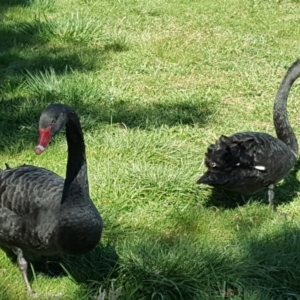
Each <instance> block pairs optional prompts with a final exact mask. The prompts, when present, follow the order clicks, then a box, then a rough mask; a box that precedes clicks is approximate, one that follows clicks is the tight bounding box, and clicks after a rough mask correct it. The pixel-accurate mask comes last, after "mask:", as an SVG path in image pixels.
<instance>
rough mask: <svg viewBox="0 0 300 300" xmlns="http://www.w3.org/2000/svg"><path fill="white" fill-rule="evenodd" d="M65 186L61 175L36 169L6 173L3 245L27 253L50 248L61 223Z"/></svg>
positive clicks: (0, 190)
mask: <svg viewBox="0 0 300 300" xmlns="http://www.w3.org/2000/svg"><path fill="white" fill-rule="evenodd" d="M63 183H64V179H63V178H61V177H60V176H58V175H57V174H55V173H53V172H51V171H48V170H46V169H43V168H38V167H34V166H21V167H17V168H12V169H7V170H5V171H2V172H1V174H0V243H1V244H4V245H10V246H11V245H14V246H18V247H21V248H22V249H24V250H26V249H27V248H28V249H31V250H34V249H36V250H38V251H43V249H45V250H46V249H47V248H49V244H50V241H51V237H52V236H53V233H54V232H55V227H56V226H57V223H58V219H57V214H58V212H59V206H60V200H61V195H62V188H63ZM53 246H54V244H53ZM49 250H51V249H47V251H49Z"/></svg>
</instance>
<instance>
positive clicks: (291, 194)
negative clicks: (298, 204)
mask: <svg viewBox="0 0 300 300" xmlns="http://www.w3.org/2000/svg"><path fill="white" fill-rule="evenodd" d="M299 169H300V159H299V160H298V161H297V163H296V165H295V166H294V168H293V169H292V170H291V171H290V172H289V174H288V175H287V176H286V177H285V178H284V179H283V182H282V183H281V184H277V185H276V187H275V196H274V203H275V206H277V205H280V204H284V203H289V202H291V201H293V200H294V198H295V197H296V196H297V192H298V191H299V190H300V181H299V180H298V178H297V172H298V170H299ZM211 190H212V192H211V195H210V197H209V200H208V201H207V202H206V203H205V204H204V205H205V206H206V207H220V208H225V209H234V208H236V207H238V206H243V205H245V204H247V203H249V202H252V201H258V202H263V203H266V204H268V195H267V189H266V190H263V191H261V192H259V193H256V194H254V195H240V194H237V193H234V192H230V191H224V190H217V189H213V188H212V189H211Z"/></svg>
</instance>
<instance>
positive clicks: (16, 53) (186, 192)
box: [0, 0, 300, 300]
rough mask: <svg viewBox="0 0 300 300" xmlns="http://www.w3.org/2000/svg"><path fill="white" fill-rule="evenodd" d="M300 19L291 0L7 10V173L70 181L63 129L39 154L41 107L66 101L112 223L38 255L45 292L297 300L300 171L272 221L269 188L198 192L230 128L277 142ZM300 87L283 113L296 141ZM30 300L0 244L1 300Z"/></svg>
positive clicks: (12, 0) (32, 0) (3, 159)
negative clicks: (32, 169) (278, 111)
mask: <svg viewBox="0 0 300 300" xmlns="http://www.w3.org/2000/svg"><path fill="white" fill-rule="evenodd" d="M299 22H300V1H297V0H281V1H280V0H279V1H270V0H251V1H242V0H227V1H225V0H216V1H211V0H198V1H195V0H167V1H162V0H153V1H146V0H140V1H138V0H119V1H109V0H102V1H97V0H72V1H71V0H27V1H26V0H6V1H4V0H3V1H1V3H0V152H1V156H0V167H1V168H2V167H3V168H4V164H5V163H9V165H10V166H17V165H21V164H24V163H26V164H33V165H36V166H41V167H45V168H47V169H50V170H52V171H54V172H56V173H58V174H59V175H61V176H65V169H66V159H67V153H66V141H65V136H64V134H63V133H62V134H60V135H58V136H57V137H56V138H55V139H54V140H53V141H52V143H51V145H49V147H48V149H47V151H45V153H44V154H42V155H41V156H36V155H35V154H34V151H33V149H34V147H35V145H36V142H37V128H38V118H39V115H40V113H41V111H42V110H43V109H44V108H45V107H46V106H47V105H48V104H50V103H56V102H60V103H65V104H68V105H71V106H72V107H73V108H74V109H75V110H76V111H77V113H78V115H79V116H80V119H81V123H82V127H83V130H84V137H85V143H86V148H87V161H88V173H89V184H90V193H91V197H92V199H93V201H94V203H95V205H96V206H97V208H98V209H99V211H100V212H101V215H102V217H103V220H104V231H103V237H102V239H101V243H100V245H99V246H98V247H97V248H96V249H95V250H94V251H92V252H91V253H89V254H87V255H86V256H82V257H71V256H64V257H46V258H42V259H37V258H32V259H29V261H30V263H31V270H30V278H31V284H32V287H33V289H34V290H36V291H37V292H38V293H39V296H38V297H37V298H36V299H58V298H57V295H56V294H58V293H61V295H60V297H59V299H62V300H82V299H84V300H87V299H96V300H131V299H132V300H146V299H151V300H169V299H176V300H177V299H179V300H181V299H183V300H196V299H201V300H206V299H207V300H214V299H216V300H218V299H236V300H237V299H247V300H256V299H257V300H264V299H265V300H270V299H274V300H275V299H300V284H299V282H300V195H299V194H298V190H299V188H300V182H299V179H300V177H299V176H300V175H298V174H297V171H298V168H299V166H300V165H299V164H297V165H296V167H295V168H294V169H293V170H292V171H291V172H290V174H289V175H288V176H287V177H286V178H285V179H284V180H283V181H282V182H280V183H279V184H278V185H277V188H276V189H275V203H276V206H277V211H276V212H274V211H272V210H270V209H269V207H268V201H267V192H266V191H264V192H261V193H259V194H256V195H253V196H250V197H249V196H247V197H244V199H243V198H242V197H241V196H240V195H236V194H230V193H225V192H220V191H219V192H216V191H213V190H212V189H211V188H209V187H207V186H201V185H200V186H199V185H197V184H196V181H197V179H198V178H199V177H200V175H201V174H203V172H204V171H205V166H204V154H205V152H206V148H207V146H208V145H209V144H210V143H213V142H215V140H216V139H217V138H218V137H219V136H220V135H221V134H225V135H230V134H232V133H235V132H238V131H263V132H267V133H269V134H273V135H274V134H275V131H274V126H273V117H272V109H273V103H274V97H275V94H276V92H277V89H278V86H279V84H280V82H281V80H282V78H283V76H284V75H285V72H286V70H287V68H288V67H289V66H290V65H291V64H292V63H293V62H294V61H295V60H296V59H298V58H300V52H299V49H300V39H299V36H300V27H299ZM299 83H300V80H299V82H296V83H295V84H294V86H293V89H292V91H291V93H290V97H289V102H288V111H289V119H290V123H291V124H292V126H293V128H294V130H295V132H296V135H297V136H298V137H299V138H300V126H299V125H300V121H299V109H298V103H299V101H300V100H299V95H300V87H299ZM61 270H63V273H60V271H61ZM27 298H28V299H29V297H28V296H27V293H26V288H25V284H24V282H23V280H22V277H21V275H20V272H19V270H18V267H17V265H16V263H15V260H14V259H12V258H11V257H10V255H7V254H6V253H5V252H4V251H2V250H0V299H1V300H18V299H27Z"/></svg>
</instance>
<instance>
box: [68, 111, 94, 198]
mask: <svg viewBox="0 0 300 300" xmlns="http://www.w3.org/2000/svg"><path fill="white" fill-rule="evenodd" d="M66 138H67V144H68V161H67V170H66V179H65V185H64V190H63V197H62V203H63V202H64V201H65V200H66V199H67V195H68V193H69V191H70V188H71V186H72V183H76V185H80V186H81V187H82V191H83V192H84V193H86V194H87V195H86V196H88V193H89V190H88V176H87V165H86V156H85V144H84V139H83V133H82V129H81V125H80V122H79V119H78V117H77V115H76V114H75V112H73V111H72V112H70V113H69V114H68V122H67V123H66Z"/></svg>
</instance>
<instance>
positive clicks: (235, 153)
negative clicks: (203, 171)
mask: <svg viewBox="0 0 300 300" xmlns="http://www.w3.org/2000/svg"><path fill="white" fill-rule="evenodd" d="M253 142H254V138H252V137H246V138H245V139H242V140H241V139H240V138H237V137H235V136H231V137H227V136H225V135H222V136H221V137H220V139H219V140H218V141H217V142H216V144H214V145H210V146H209V147H208V149H207V153H206V154H205V165H206V167H207V168H208V170H211V171H213V172H228V171H231V170H233V169H236V168H237V167H239V168H252V167H253V166H254V160H253V155H252V152H253V151H251V148H253Z"/></svg>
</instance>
